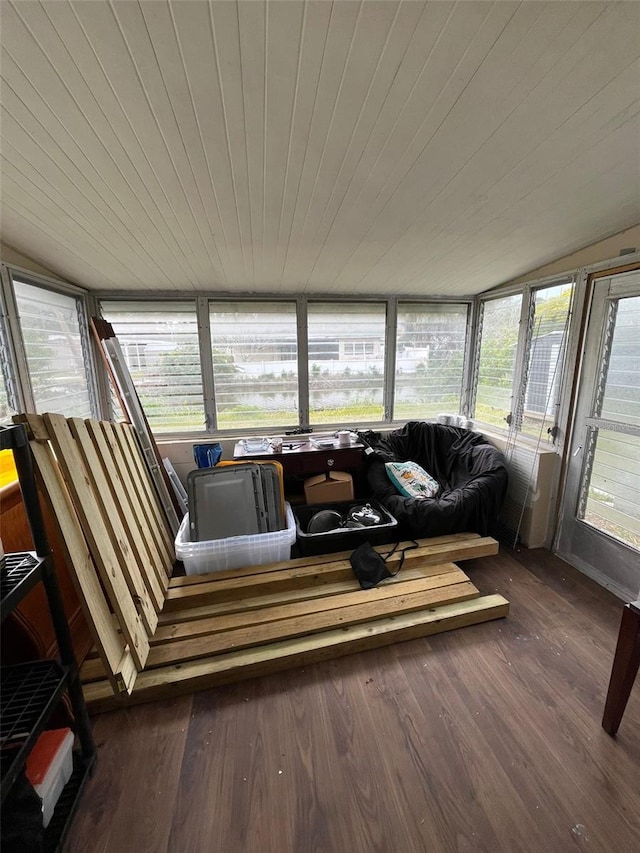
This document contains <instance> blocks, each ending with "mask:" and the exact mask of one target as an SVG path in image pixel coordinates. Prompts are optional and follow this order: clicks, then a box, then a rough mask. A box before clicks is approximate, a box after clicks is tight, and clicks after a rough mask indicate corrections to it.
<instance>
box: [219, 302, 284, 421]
mask: <svg viewBox="0 0 640 853" xmlns="http://www.w3.org/2000/svg"><path fill="white" fill-rule="evenodd" d="M209 323H210V328H211V350H212V361H213V378H214V395H215V413H216V422H217V428H218V429H221V430H226V429H243V430H246V429H260V428H265V429H266V428H270V427H274V426H275V427H278V426H287V425H289V426H290V425H296V424H297V423H298V344H297V337H296V335H297V331H296V330H297V324H296V323H297V321H296V305H295V302H211V303H210V304H209Z"/></svg>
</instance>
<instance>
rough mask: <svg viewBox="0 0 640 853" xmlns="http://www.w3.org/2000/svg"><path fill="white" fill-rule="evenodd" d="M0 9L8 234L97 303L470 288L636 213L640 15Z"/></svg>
mask: <svg viewBox="0 0 640 853" xmlns="http://www.w3.org/2000/svg"><path fill="white" fill-rule="evenodd" d="M1 5H2V20H1V25H2V62H1V66H0V72H1V76H2V90H1V100H2V110H3V112H2V157H3V161H2V173H1V177H2V185H1V190H2V221H1V236H2V239H3V240H4V242H5V243H7V244H8V245H9V246H11V247H14V248H15V249H18V250H19V251H20V252H22V253H23V254H25V255H27V256H29V257H31V258H32V259H33V260H35V261H38V262H40V263H42V264H44V265H46V266H47V267H49V268H50V269H52V270H54V271H55V272H57V273H58V274H59V275H62V276H64V277H65V278H67V279H69V280H71V281H74V282H76V283H78V284H82V285H84V286H87V287H89V288H92V289H101V290H118V289H140V290H159V289H161V290H176V289H179V290H183V291H192V290H211V289H216V290H221V291H226V290H240V291H263V292H275V293H289V292H316V293H317V292H323V293H367V294H430V295H470V294H474V293H477V292H480V291H482V290H485V289H487V288H488V287H492V286H494V285H496V284H499V283H500V282H503V281H505V280H508V279H510V278H512V277H514V276H517V275H519V274H522V273H525V272H526V271H528V270H530V269H532V268H534V267H537V266H540V265H541V264H543V263H545V262H547V261H550V260H552V259H554V258H556V257H558V256H561V255H564V254H567V253H568V252H570V251H573V250H575V249H577V248H579V247H581V246H584V245H587V244H589V243H591V242H594V241H596V240H598V239H601V238H603V237H606V236H608V235H610V234H613V233H615V232H617V231H620V230H622V229H624V228H626V227H628V226H630V225H633V224H635V223H637V222H639V221H640V164H639V155H638V152H639V141H640V126H639V118H638V113H639V109H640V106H639V100H640V63H639V57H640V3H638V2H628V3H596V2H550V3H539V2H523V3H516V2H496V3H492V2H482V0H478V2H460V3H454V2H432V3H422V2H408V0H407V1H406V2H404V1H403V2H391V0H380V1H379V2H356V0H353V2H352V0H338V1H337V2H333V3H332V2H328V0H310V1H309V2H301V0H291V2H268V3H267V2H253V0H241V1H240V2H237V3H236V2H225V0H217V2H212V3H209V2H206V0H175V1H174V2H161V0H158V2H156V0H143V2H136V0H124V2H122V0H119V2H107V1H106V0H83V2H66V0H59V2H48V1H47V2H42V3H40V2H35V0H21V2H10V0H3V2H2V4H1Z"/></svg>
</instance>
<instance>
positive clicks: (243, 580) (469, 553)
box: [164, 536, 498, 613]
mask: <svg viewBox="0 0 640 853" xmlns="http://www.w3.org/2000/svg"><path fill="white" fill-rule="evenodd" d="M428 541H429V540H424V539H422V540H420V547H419V548H417V549H416V550H415V551H409V552H408V553H407V554H406V557H405V561H404V566H403V569H402V572H403V577H404V576H406V573H407V572H408V571H411V570H412V569H414V568H417V569H418V570H419V571H420V572H421V573H427V574H428V573H429V571H430V569H432V568H433V566H437V565H438V564H439V563H443V562H449V561H458V560H469V559H474V558H477V557H486V556H489V555H492V554H496V553H497V551H498V543H497V542H496V541H495V539H491V538H490V537H488V536H485V537H478V538H473V539H471V540H459V541H456V542H453V543H438V544H436V545H430V544H428ZM387 550H388V549H387ZM330 556H331V555H329V557H330ZM399 560H400V555H398V554H393V555H392V556H391V557H390V558H389V561H388V562H389V566H390V568H391V570H392V571H393V569H394V566H396V565H397V564H398V563H399ZM209 577H210V576H209ZM352 578H353V569H352V568H351V564H350V563H349V561H348V560H335V561H334V560H332V561H331V562H330V563H325V564H321V563H316V562H312V563H311V564H310V565H299V564H298V565H296V566H294V568H287V569H281V570H279V571H275V572H261V573H258V574H249V575H240V576H238V577H228V578H226V579H223V580H217V579H210V580H208V581H207V582H204V583H200V584H196V585H189V586H181V587H170V588H169V591H168V594H167V601H166V604H165V608H164V612H165V613H167V612H169V611H170V610H186V609H188V608H190V607H201V606H202V605H205V604H209V603H219V602H221V601H229V600H232V599H234V598H239V597H251V596H254V595H259V594H267V593H268V592H273V591H278V592H279V591H280V590H282V589H296V588H305V587H308V586H315V585H318V584H328V583H332V582H335V581H341V580H349V579H352Z"/></svg>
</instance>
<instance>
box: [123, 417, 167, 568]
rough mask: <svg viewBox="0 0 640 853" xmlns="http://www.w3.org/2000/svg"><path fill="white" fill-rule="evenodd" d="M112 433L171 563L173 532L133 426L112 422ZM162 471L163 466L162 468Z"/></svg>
mask: <svg viewBox="0 0 640 853" xmlns="http://www.w3.org/2000/svg"><path fill="white" fill-rule="evenodd" d="M112 429H113V434H114V435H115V437H116V440H117V441H119V442H120V448H121V450H122V453H123V456H124V458H125V460H126V461H127V464H129V465H130V466H131V468H130V470H131V473H132V475H133V476H134V478H135V479H136V482H137V483H139V485H140V487H141V489H142V492H143V496H144V497H146V501H145V506H146V507H148V509H149V512H150V519H149V527H150V528H152V529H153V530H154V535H156V534H157V535H158V536H159V537H160V540H161V543H162V544H163V545H164V548H165V549H166V552H167V555H168V558H169V562H170V564H171V566H172V565H173V560H175V534H173V533H171V531H170V529H169V527H168V526H167V525H168V522H167V519H166V517H165V515H164V513H163V512H162V509H161V507H160V505H159V503H158V500H157V495H156V492H155V489H154V486H153V483H152V482H151V480H150V478H149V471H148V470H147V468H146V466H145V463H144V458H143V456H142V451H141V450H140V448H139V447H138V444H137V441H136V437H135V434H134V432H133V428H132V427H131V426H130V425H129V424H113V425H112ZM162 470H163V471H164V468H163V469H162Z"/></svg>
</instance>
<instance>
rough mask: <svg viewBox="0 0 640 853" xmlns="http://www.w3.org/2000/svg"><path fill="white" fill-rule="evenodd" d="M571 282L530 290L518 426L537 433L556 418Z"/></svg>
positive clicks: (525, 430)
mask: <svg viewBox="0 0 640 853" xmlns="http://www.w3.org/2000/svg"><path fill="white" fill-rule="evenodd" d="M572 294H573V284H572V283H569V284H560V285H553V286H551V287H543V288H540V289H539V290H536V291H534V293H533V300H534V302H533V307H534V314H533V326H532V330H531V344H530V347H529V361H528V366H527V381H526V386H525V392H524V410H523V417H522V426H521V430H522V432H523V433H525V435H531V436H534V437H537V436H539V435H540V434H541V431H542V432H544V431H545V429H546V428H547V427H549V426H551V425H553V424H554V423H555V422H556V420H557V413H558V412H557V410H558V404H559V397H560V380H561V377H562V359H563V355H564V347H565V341H566V335H567V318H568V316H569V309H570V307H571V297H572Z"/></svg>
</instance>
